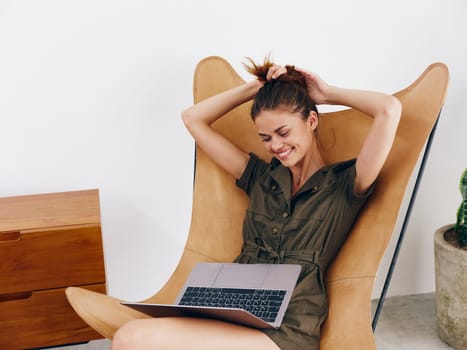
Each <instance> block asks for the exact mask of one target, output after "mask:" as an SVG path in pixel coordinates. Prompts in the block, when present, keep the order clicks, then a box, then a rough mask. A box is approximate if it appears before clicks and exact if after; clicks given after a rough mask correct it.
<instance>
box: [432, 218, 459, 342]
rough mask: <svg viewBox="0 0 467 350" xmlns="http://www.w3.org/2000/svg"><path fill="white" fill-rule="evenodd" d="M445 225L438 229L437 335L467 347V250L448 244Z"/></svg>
mask: <svg viewBox="0 0 467 350" xmlns="http://www.w3.org/2000/svg"><path fill="white" fill-rule="evenodd" d="M451 229H453V225H446V226H443V227H441V228H439V229H438V230H437V231H436V232H435V237H434V246H435V278H436V315H437V318H438V335H439V337H440V338H441V339H442V340H443V341H444V342H446V343H447V344H449V345H451V346H452V347H454V348H455V349H458V350H461V349H462V350H465V349H467V251H466V250H463V249H459V248H456V247H454V246H452V245H451V244H449V243H447V242H446V240H445V239H444V234H445V233H446V232H447V231H448V230H451Z"/></svg>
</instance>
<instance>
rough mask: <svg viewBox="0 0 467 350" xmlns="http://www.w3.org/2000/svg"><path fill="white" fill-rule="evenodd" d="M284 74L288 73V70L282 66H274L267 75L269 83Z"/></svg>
mask: <svg viewBox="0 0 467 350" xmlns="http://www.w3.org/2000/svg"><path fill="white" fill-rule="evenodd" d="M284 73H287V69H286V68H285V67H282V66H280V65H274V66H272V67H271V68H269V69H268V74H267V75H266V79H267V80H268V81H269V80H272V79H277V78H278V77H280V76H281V75H282V74H284Z"/></svg>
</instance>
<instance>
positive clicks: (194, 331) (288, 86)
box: [112, 59, 401, 350]
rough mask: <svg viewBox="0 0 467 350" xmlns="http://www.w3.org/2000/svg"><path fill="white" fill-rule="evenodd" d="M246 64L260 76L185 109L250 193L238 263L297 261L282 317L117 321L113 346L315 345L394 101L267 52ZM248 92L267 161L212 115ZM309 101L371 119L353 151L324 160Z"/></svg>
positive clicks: (389, 138) (393, 125) (389, 127)
mask: <svg viewBox="0 0 467 350" xmlns="http://www.w3.org/2000/svg"><path fill="white" fill-rule="evenodd" d="M250 63H251V65H249V66H247V70H248V71H249V72H250V73H252V74H254V75H256V77H257V79H256V80H253V81H251V82H248V83H244V84H243V85H241V86H238V87H235V88H232V89H230V90H227V91H225V92H222V93H220V94H218V95H216V96H213V97H210V98H208V99H206V100H203V101H201V102H199V103H197V104H195V105H194V106H192V107H190V108H188V109H187V110H186V111H184V112H183V115H182V117H183V121H184V122H185V125H186V127H187V128H188V130H189V131H190V133H191V134H192V136H193V137H194V139H195V141H196V143H197V144H198V145H199V146H200V147H201V148H202V149H203V150H204V151H205V152H206V153H207V154H208V155H209V156H210V157H211V158H212V159H213V160H214V161H215V162H217V163H218V164H219V165H220V166H221V167H223V168H224V169H225V170H226V171H228V172H229V173H230V174H232V175H233V176H234V177H235V178H236V179H238V180H237V185H238V186H239V187H240V188H242V189H243V190H244V191H245V192H246V193H247V194H248V195H249V197H250V204H249V208H248V210H247V213H246V216H245V221H244V226H243V239H244V246H243V249H242V252H241V254H240V255H239V256H238V257H237V259H236V261H237V262H240V263H299V264H301V265H302V271H301V275H300V277H299V280H298V282H297V285H296V287H295V290H294V293H293V296H292V299H291V302H290V304H289V307H288V309H287V312H286V314H285V317H284V320H283V324H282V326H281V327H280V328H279V329H277V330H275V329H274V330H270V329H268V330H257V329H252V328H248V327H244V326H240V325H236V324H232V323H227V322H222V321H218V320H210V319H201V318H177V317H173V318H153V319H143V320H135V321H131V322H129V323H127V324H126V325H124V326H123V327H122V328H121V329H119V330H118V331H117V332H116V334H115V337H114V341H113V344H112V349H113V350H120V349H215V350H222V349H264V350H267V349H271V350H273V349H276V350H277V349H282V350H294V349H303V348H307V349H318V348H319V334H320V326H321V324H322V322H323V321H324V319H325V318H326V315H327V299H326V292H325V289H324V287H325V286H324V283H323V276H324V273H325V271H326V268H327V266H328V265H329V263H330V262H331V261H332V259H333V258H334V257H335V255H336V254H337V252H338V250H339V248H340V247H341V245H342V243H343V242H344V240H345V237H346V235H347V233H348V232H349V230H350V228H351V226H352V224H353V222H354V220H355V218H356V216H357V214H358V212H359V210H360V209H361V207H362V206H363V205H364V203H365V201H366V199H367V198H368V196H369V194H370V193H371V191H372V188H373V184H374V182H375V180H376V178H377V176H378V174H379V172H380V170H381V168H382V166H383V164H384V162H385V160H386V158H387V155H388V153H389V151H390V148H391V145H392V143H393V140H394V135H395V132H396V129H397V125H398V123H399V119H400V114H401V106H400V103H399V101H398V100H397V99H396V98H395V97H392V96H390V95H386V94H382V93H377V92H371V91H360V90H351V89H343V88H339V87H336V86H330V85H328V84H327V83H325V82H324V81H323V80H322V79H320V77H318V76H317V75H316V74H314V73H311V72H309V71H306V70H304V69H301V68H294V67H293V66H286V67H283V66H280V65H275V64H273V63H272V62H270V61H269V60H268V59H266V60H265V61H264V63H263V64H262V65H256V64H255V63H254V62H253V61H250ZM251 99H254V102H253V106H252V110H251V116H252V118H253V120H254V123H255V125H256V128H257V131H258V135H259V137H260V138H261V139H262V141H263V142H264V145H265V147H266V149H267V150H268V151H269V153H271V155H272V156H273V158H272V161H271V162H270V163H267V162H264V161H263V160H260V159H259V158H258V157H257V156H256V155H254V154H248V153H245V152H243V151H242V150H240V149H239V148H237V147H236V146H235V145H234V144H232V143H231V142H230V141H229V140H228V139H226V138H225V137H224V136H222V135H220V134H219V133H218V132H216V131H215V130H214V129H213V128H212V127H211V124H212V123H213V122H215V121H216V120H217V119H219V118H220V117H222V116H223V115H224V114H226V113H227V112H229V111H230V110H232V109H233V108H235V107H237V106H239V105H240V104H242V103H244V102H246V101H249V100H251ZM316 104H337V105H346V106H349V107H352V108H355V109H358V110H360V111H361V112H363V113H366V114H368V115H370V116H373V118H374V121H373V124H372V126H371V129H370V131H369V132H368V135H367V137H366V139H365V141H364V143H363V145H362V148H361V150H360V152H359V154H358V157H357V159H353V160H348V161H345V162H340V163H337V164H329V165H327V164H325V162H324V160H323V157H322V155H321V152H320V148H319V144H318V141H317V138H316V130H317V128H318V124H319V119H318V111H317V108H316Z"/></svg>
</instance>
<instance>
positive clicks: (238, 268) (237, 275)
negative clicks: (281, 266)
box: [214, 264, 269, 288]
mask: <svg viewBox="0 0 467 350" xmlns="http://www.w3.org/2000/svg"><path fill="white" fill-rule="evenodd" d="M268 269H269V266H268V265H267V264H232V265H229V264H226V265H224V266H223V267H222V269H221V271H220V273H219V275H218V276H217V279H216V281H215V282H214V286H215V287H222V288H242V287H243V288H261V286H262V285H263V281H264V280H265V278H266V276H267V273H268Z"/></svg>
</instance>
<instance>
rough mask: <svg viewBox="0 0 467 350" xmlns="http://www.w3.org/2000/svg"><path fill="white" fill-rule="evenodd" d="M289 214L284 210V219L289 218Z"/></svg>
mask: <svg viewBox="0 0 467 350" xmlns="http://www.w3.org/2000/svg"><path fill="white" fill-rule="evenodd" d="M288 216H289V213H287V212H286V211H284V212H283V213H282V217H283V218H284V219H285V218H287V217H288Z"/></svg>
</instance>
